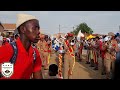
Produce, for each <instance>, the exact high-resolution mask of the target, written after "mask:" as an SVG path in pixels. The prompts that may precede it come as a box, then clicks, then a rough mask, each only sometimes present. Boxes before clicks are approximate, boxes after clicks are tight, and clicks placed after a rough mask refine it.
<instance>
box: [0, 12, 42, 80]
mask: <svg viewBox="0 0 120 90" xmlns="http://www.w3.org/2000/svg"><path fill="white" fill-rule="evenodd" d="M39 29H40V26H39V21H38V20H37V19H36V17H34V16H32V15H27V14H19V15H18V18H17V23H16V31H18V32H19V34H20V37H19V38H18V39H17V40H16V41H15V44H16V45H15V46H16V48H17V49H18V53H17V56H16V60H15V62H11V63H13V65H14V73H13V74H12V76H10V77H9V78H6V77H4V76H3V77H1V79H30V78H31V75H33V79H41V78H42V74H41V59H40V54H39V52H38V50H37V49H36V48H33V47H32V43H37V42H38V41H39V40H40V37H39V34H40V31H39ZM13 50H14V49H13V48H12V46H11V44H6V45H4V46H2V47H1V48H0V64H2V63H4V62H10V59H11V57H12V56H13V53H14V51H13ZM34 52H36V59H35V61H34Z"/></svg>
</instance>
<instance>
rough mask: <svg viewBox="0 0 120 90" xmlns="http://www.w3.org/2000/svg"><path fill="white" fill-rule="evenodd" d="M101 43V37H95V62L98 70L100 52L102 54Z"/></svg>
mask: <svg viewBox="0 0 120 90" xmlns="http://www.w3.org/2000/svg"><path fill="white" fill-rule="evenodd" d="M99 45H100V42H99V37H98V36H97V37H96V38H95V44H94V63H95V68H94V70H98V57H99V54H100V49H99Z"/></svg>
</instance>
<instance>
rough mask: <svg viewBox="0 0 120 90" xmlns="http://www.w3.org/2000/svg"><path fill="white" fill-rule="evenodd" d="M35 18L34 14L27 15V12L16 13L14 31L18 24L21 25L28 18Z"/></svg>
mask: <svg viewBox="0 0 120 90" xmlns="http://www.w3.org/2000/svg"><path fill="white" fill-rule="evenodd" d="M33 19H36V17H35V16H32V15H28V14H18V15H17V22H16V30H15V32H18V31H17V29H18V27H19V26H20V25H22V24H23V23H25V22H27V21H29V20H33ZM36 20H37V19H36Z"/></svg>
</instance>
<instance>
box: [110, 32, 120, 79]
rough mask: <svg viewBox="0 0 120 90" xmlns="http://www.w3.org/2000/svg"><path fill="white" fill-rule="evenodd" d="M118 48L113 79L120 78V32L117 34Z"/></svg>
mask: <svg viewBox="0 0 120 90" xmlns="http://www.w3.org/2000/svg"><path fill="white" fill-rule="evenodd" d="M116 39H117V41H118V50H117V52H116V60H115V68H114V73H113V77H112V79H117V80H120V34H119V35H118V36H117V38H116Z"/></svg>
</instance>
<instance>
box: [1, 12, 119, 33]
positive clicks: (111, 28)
mask: <svg viewBox="0 0 120 90" xmlns="http://www.w3.org/2000/svg"><path fill="white" fill-rule="evenodd" d="M19 13H24V14H31V15H34V16H36V17H37V18H38V20H39V22H40V27H41V29H42V31H43V32H45V33H48V34H55V33H58V32H59V24H60V31H61V32H62V33H67V32H69V31H72V30H73V27H76V26H77V25H78V24H80V23H83V22H85V23H87V25H88V26H89V27H90V28H92V29H93V31H94V33H100V34H107V33H108V32H114V33H116V32H118V30H119V26H120V11H0V21H1V22H2V23H16V19H17V16H16V15H17V14H19Z"/></svg>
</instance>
